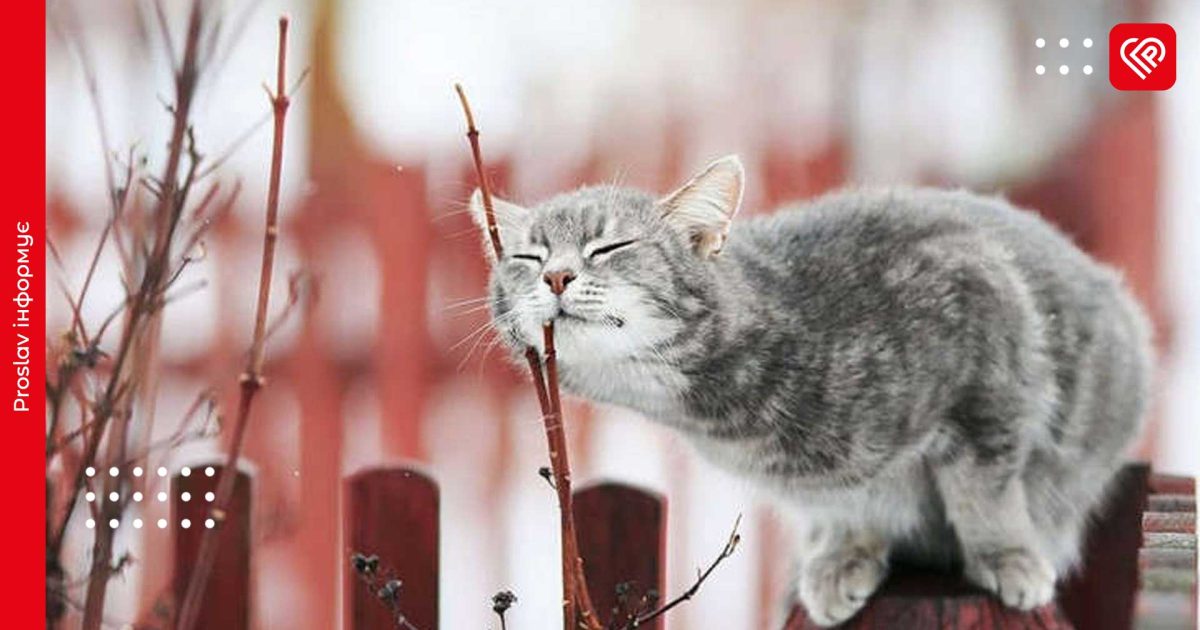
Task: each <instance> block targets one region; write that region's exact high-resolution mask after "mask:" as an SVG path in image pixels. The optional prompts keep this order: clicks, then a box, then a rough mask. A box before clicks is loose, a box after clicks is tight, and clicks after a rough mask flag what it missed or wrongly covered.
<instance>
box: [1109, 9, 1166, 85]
mask: <svg viewBox="0 0 1200 630" xmlns="http://www.w3.org/2000/svg"><path fill="white" fill-rule="evenodd" d="M1108 82H1109V83H1112V86H1113V87H1115V88H1117V89H1118V90H1139V91H1147V90H1167V89H1170V87H1171V86H1172V85H1175V29H1173V28H1171V25H1170V24H1136V23H1126V24H1118V25H1116V26H1114V27H1113V28H1112V30H1111V31H1109V32H1108Z"/></svg>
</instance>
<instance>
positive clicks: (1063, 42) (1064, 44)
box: [1033, 37, 1096, 76]
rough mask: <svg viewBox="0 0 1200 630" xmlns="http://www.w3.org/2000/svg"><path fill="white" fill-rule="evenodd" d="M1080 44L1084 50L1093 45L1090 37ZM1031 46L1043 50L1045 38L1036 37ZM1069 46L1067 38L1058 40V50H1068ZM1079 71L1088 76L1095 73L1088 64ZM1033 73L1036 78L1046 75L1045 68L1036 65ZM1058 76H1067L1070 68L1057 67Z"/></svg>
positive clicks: (1064, 65)
mask: <svg viewBox="0 0 1200 630" xmlns="http://www.w3.org/2000/svg"><path fill="white" fill-rule="evenodd" d="M1081 43H1082V44H1083V47H1084V48H1091V47H1092V46H1094V45H1095V41H1093V40H1092V38H1091V37H1085V38H1083V40H1082V42H1081ZM1033 45H1034V46H1036V47H1037V48H1045V47H1046V38H1044V37H1038V38H1037V39H1035V40H1033ZM1070 46H1071V40H1070V38H1067V37H1062V38H1059V40H1058V47H1059V48H1064V49H1065V48H1069V47H1070ZM1081 70H1082V71H1083V74H1085V75H1088V76H1091V74H1092V73H1093V72H1095V71H1096V69H1095V68H1093V67H1092V66H1091V65H1090V64H1088V65H1084V66H1083V68H1082V69H1081ZM1033 72H1034V74H1037V75H1038V76H1043V75H1045V74H1046V66H1045V65H1043V64H1037V65H1036V66H1034V68H1033ZM1058 74H1059V75H1061V76H1067V75H1069V74H1071V67H1070V66H1068V65H1066V64H1063V65H1060V66H1059V67H1058Z"/></svg>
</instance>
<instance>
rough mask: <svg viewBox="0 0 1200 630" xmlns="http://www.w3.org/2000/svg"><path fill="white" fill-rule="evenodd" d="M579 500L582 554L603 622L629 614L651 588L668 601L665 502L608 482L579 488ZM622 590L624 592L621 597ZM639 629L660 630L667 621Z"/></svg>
mask: <svg viewBox="0 0 1200 630" xmlns="http://www.w3.org/2000/svg"><path fill="white" fill-rule="evenodd" d="M574 504H575V527H576V533H577V536H578V538H579V553H580V555H581V556H582V557H583V563H584V564H583V566H584V570H585V571H586V573H587V578H588V592H589V594H590V595H591V597H592V603H593V604H595V606H596V613H597V614H599V615H600V617H601V621H603V622H604V623H605V624H607V623H608V622H609V621H611V620H612V619H613V617H614V615H618V616H620V617H621V618H624V615H623V614H622V613H621V610H625V611H628V610H630V609H633V608H635V607H636V606H637V605H638V603H639V601H640V599H641V597H642V596H644V595H646V594H647V593H648V592H649V591H650V590H651V589H653V590H654V591H655V592H657V593H658V594H659V596H660V597H659V599H660V600H661V599H663V598H664V597H665V595H666V594H665V592H664V590H663V589H664V578H665V573H666V523H667V507H666V500H665V499H663V498H662V497H660V496H658V495H656V494H653V493H650V492H647V491H644V490H639V489H637V488H634V487H632V486H627V485H623V484H617V483H603V484H598V485H594V486H590V487H587V488H584V489H581V490H578V491H576V492H575V495H574ZM618 589H621V590H622V591H623V592H624V593H625V594H624V595H618ZM622 599H624V600H625V602H626V603H625V604H624V606H622V604H621V600H622ZM640 627H641V628H647V629H653V630H661V628H662V627H663V625H662V619H661V618H659V619H656V620H654V621H653V622H652V623H649V624H646V625H644V626H640Z"/></svg>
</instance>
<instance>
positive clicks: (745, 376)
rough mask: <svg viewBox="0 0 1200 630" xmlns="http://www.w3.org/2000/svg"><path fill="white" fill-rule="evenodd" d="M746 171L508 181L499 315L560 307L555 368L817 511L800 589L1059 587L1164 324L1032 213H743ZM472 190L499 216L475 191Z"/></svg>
mask: <svg viewBox="0 0 1200 630" xmlns="http://www.w3.org/2000/svg"><path fill="white" fill-rule="evenodd" d="M743 179H744V178H743V171H742V166H741V163H740V162H739V161H738V159H737V158H736V157H727V158H724V159H721V160H718V161H717V162H714V163H713V164H712V165H710V166H709V167H708V168H707V169H705V170H704V171H703V172H702V173H700V174H699V175H698V176H696V177H695V178H694V179H692V180H691V181H689V182H688V183H687V184H685V185H684V186H683V187H682V188H680V189H679V190H677V191H675V192H673V193H671V194H670V195H667V196H666V197H664V198H661V199H660V198H656V197H654V196H651V195H649V194H646V193H643V192H639V191H636V190H629V189H624V188H616V187H610V186H600V187H592V188H583V189H580V190H577V191H575V192H571V193H567V194H564V195H560V196H557V197H554V198H553V199H550V200H548V201H546V202H544V203H542V204H540V205H538V206H537V207H534V208H531V209H524V208H521V207H518V206H515V205H513V204H510V203H506V202H503V201H499V200H497V202H496V204H495V205H496V208H495V210H496V213H497V215H498V220H499V225H500V230H501V236H502V239H503V242H504V244H505V248H506V249H505V255H504V259H503V260H500V261H498V262H497V261H493V263H494V264H493V272H492V279H491V299H492V312H493V318H494V324H495V326H496V328H497V329H498V330H499V331H500V332H501V334H502V335H503V336H504V338H505V339H506V341H507V342H508V343H509V344H510V345H511V346H512V347H513V348H514V349H516V350H520V349H522V348H524V347H526V346H528V345H533V346H535V347H538V348H539V349H540V348H541V326H542V322H544V321H546V320H554V322H555V326H556V331H557V337H556V340H557V344H558V357H559V364H560V370H561V379H562V384H563V386H564V387H565V388H567V389H568V390H569V391H572V392H575V393H577V394H580V395H582V396H585V397H587V398H589V399H592V400H595V401H599V402H602V403H613V404H617V405H623V406H625V407H629V408H632V409H635V410H637V411H639V412H641V413H643V414H645V415H646V416H648V417H650V418H653V419H654V420H657V421H659V422H662V423H664V424H666V425H669V426H671V427H674V428H676V429H677V430H678V431H679V432H680V433H681V434H683V435H684V436H685V437H686V438H687V439H688V441H690V442H691V443H692V444H693V445H694V446H695V447H696V448H697V449H698V450H699V451H700V452H701V453H702V454H703V455H705V456H707V457H708V458H710V459H711V460H712V461H713V462H715V463H716V464H718V465H720V466H723V467H724V468H726V469H728V470H730V471H732V472H734V473H735V474H738V475H740V476H742V477H744V478H747V479H749V480H750V481H751V482H752V483H753V484H754V485H755V487H757V488H762V489H764V490H767V491H769V492H770V493H771V494H772V495H774V496H775V497H776V498H778V499H779V502H780V503H781V505H783V506H785V508H787V511H788V512H789V513H793V515H794V517H795V518H796V520H797V522H798V526H799V528H800V529H799V530H798V532H799V536H798V538H797V540H798V542H799V545H798V546H799V550H800V557H799V558H798V563H797V566H798V570H799V571H798V581H797V583H796V585H795V586H796V591H795V592H796V595H797V596H798V597H799V599H800V601H801V603H803V605H804V606H805V608H806V609H807V611H808V614H809V616H810V617H811V618H812V619H813V620H814V621H816V622H817V623H820V624H822V625H833V624H836V623H839V622H841V621H844V620H846V619H847V618H849V617H851V616H852V615H853V614H854V613H855V612H856V611H858V610H859V609H860V608H861V607H862V606H863V604H864V603H865V602H866V600H867V598H868V597H869V596H870V595H871V593H872V592H874V590H875V589H876V588H877V587H878V586H879V584H880V582H881V581H882V580H883V579H884V578H885V577H886V574H887V571H888V566H889V563H890V562H894V561H896V560H897V559H904V560H907V561H915V562H920V563H925V564H930V563H933V564H936V565H939V566H951V565H952V566H960V567H961V568H962V571H963V573H964V574H965V575H966V577H967V578H968V579H969V580H971V581H972V582H974V583H976V584H978V585H979V586H982V587H983V588H985V589H988V590H989V591H991V592H993V593H995V594H996V595H997V596H999V598H1000V599H1001V600H1002V601H1003V602H1004V603H1005V604H1007V605H1009V606H1012V607H1016V608H1020V609H1029V608H1033V607H1036V606H1039V605H1041V604H1045V603H1047V602H1049V601H1050V600H1051V599H1052V597H1053V595H1054V586H1055V581H1056V579H1057V578H1059V577H1060V576H1062V575H1063V574H1064V573H1065V572H1067V571H1069V570H1071V569H1072V567H1073V566H1074V565H1075V564H1076V563H1077V561H1078V559H1079V551H1080V544H1081V539H1082V537H1083V535H1084V528H1085V525H1086V524H1087V521H1088V518H1089V515H1090V514H1091V513H1092V512H1093V511H1094V510H1095V509H1096V508H1097V507H1098V505H1099V504H1100V502H1101V500H1102V498H1103V495H1104V492H1105V487H1106V486H1107V485H1108V483H1109V481H1110V479H1111V478H1112V476H1113V473H1114V471H1115V470H1116V469H1117V468H1118V467H1119V466H1120V464H1121V463H1122V456H1123V453H1124V451H1125V450H1126V449H1127V447H1128V446H1129V444H1130V442H1131V440H1132V439H1133V438H1134V437H1135V436H1136V434H1137V433H1138V428H1139V424H1140V421H1141V418H1142V416H1143V414H1144V412H1145V409H1146V406H1147V398H1148V390H1149V386H1150V380H1151V350H1150V342H1149V330H1148V326H1147V323H1146V320H1145V318H1144V317H1143V314H1142V311H1141V310H1140V309H1139V307H1138V305H1137V304H1136V303H1135V301H1134V300H1133V299H1132V298H1131V297H1130V295H1129V294H1128V293H1127V292H1126V290H1125V289H1124V288H1123V287H1122V282H1121V279H1120V278H1119V276H1118V275H1117V274H1116V273H1114V272H1113V271H1112V270H1110V269H1109V268H1107V267H1105V266H1103V265H1101V264H1099V263H1097V262H1095V261H1094V260H1092V259H1090V258H1088V257H1087V256H1086V255H1085V254H1083V253H1082V252H1080V250H1078V249H1077V248H1075V247H1074V246H1073V245H1072V244H1071V243H1070V242H1069V241H1068V240H1067V239H1066V238H1065V237H1064V236H1063V235H1062V234H1060V233H1059V232H1058V231H1056V230H1055V229H1054V228H1052V227H1050V226H1049V225H1048V224H1047V223H1045V222H1044V221H1042V220H1041V219H1039V218H1038V217H1037V216H1035V215H1034V214H1032V213H1029V212H1026V211H1023V210H1020V209H1017V208H1014V207H1013V206H1011V205H1009V204H1008V203H1006V202H1004V201H1002V200H999V199H994V198H986V197H980V196H977V195H973V194H970V193H966V192H947V191H938V190H881V191H854V192H843V193H839V194H834V195H830V196H827V197H824V198H821V199H818V200H816V201H813V202H810V203H806V204H802V205H797V206H795V207H793V208H789V209H786V210H781V211H779V212H777V213H775V214H774V215H773V216H768V217H763V218H754V219H750V220H746V221H742V222H739V223H737V224H733V223H732V219H733V217H734V215H735V214H736V213H737V210H738V206H739V204H740V202H741V197H742V188H743ZM471 208H472V212H473V214H474V216H475V218H476V220H477V222H479V223H480V224H481V225H483V223H484V211H483V208H482V205H481V202H480V198H479V194H478V192H476V195H475V196H474V197H473V198H472V202H471Z"/></svg>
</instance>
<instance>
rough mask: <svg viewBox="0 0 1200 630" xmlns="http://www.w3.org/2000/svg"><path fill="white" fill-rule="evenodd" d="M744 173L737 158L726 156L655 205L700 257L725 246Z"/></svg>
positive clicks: (709, 255) (740, 193) (740, 194)
mask: <svg viewBox="0 0 1200 630" xmlns="http://www.w3.org/2000/svg"><path fill="white" fill-rule="evenodd" d="M745 180H746V171H745V169H743V168H742V161H741V160H739V159H738V157H737V156H736V155H728V156H725V157H723V158H721V159H719V160H717V161H715V162H713V163H712V164H709V165H708V167H707V168H705V169H704V170H703V171H701V172H700V174H699V175H697V176H695V177H693V178H692V179H691V180H690V181H688V183H686V184H684V185H683V186H682V187H680V188H679V189H678V190H676V191H675V192H673V193H671V194H669V195H667V196H666V197H663V198H662V199H661V200H659V202H658V206H659V208H661V210H662V214H663V218H664V219H666V220H667V222H668V223H671V224H672V225H674V226H676V227H677V228H678V229H680V230H682V231H683V233H684V234H686V235H687V236H688V238H690V239H691V241H692V245H693V247H695V250H696V253H697V254H698V255H700V256H701V257H703V258H708V257H711V256H716V255H717V254H718V253H720V252H721V248H722V247H723V246H724V245H725V237H726V236H728V235H729V224H730V223H732V222H733V216H734V215H735V214H737V211H738V208H739V207H740V206H741V205H742V189H743V188H744V185H745Z"/></svg>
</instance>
